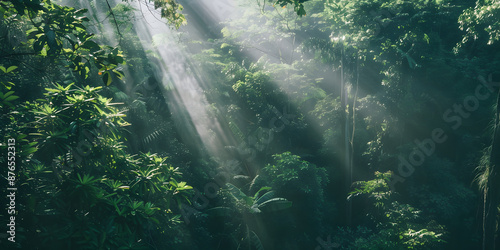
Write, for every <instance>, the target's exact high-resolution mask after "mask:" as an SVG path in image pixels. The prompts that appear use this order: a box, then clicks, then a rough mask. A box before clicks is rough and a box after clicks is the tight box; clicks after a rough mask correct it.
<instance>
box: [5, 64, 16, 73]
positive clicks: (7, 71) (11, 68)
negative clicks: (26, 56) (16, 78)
mask: <svg viewBox="0 0 500 250" xmlns="http://www.w3.org/2000/svg"><path fill="white" fill-rule="evenodd" d="M4 69H5V68H4ZM15 69H17V66H10V67H9V68H8V69H7V70H6V71H4V72H5V73H10V72H12V71H13V70H15Z"/></svg>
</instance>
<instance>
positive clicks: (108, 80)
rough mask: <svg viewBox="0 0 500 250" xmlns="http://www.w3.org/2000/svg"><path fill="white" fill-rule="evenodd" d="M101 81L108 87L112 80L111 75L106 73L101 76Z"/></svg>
mask: <svg viewBox="0 0 500 250" xmlns="http://www.w3.org/2000/svg"><path fill="white" fill-rule="evenodd" d="M102 81H103V82H104V83H105V84H106V86H109V85H110V84H111V82H112V81H113V78H112V77H111V74H110V73H109V72H108V71H106V72H104V74H102Z"/></svg>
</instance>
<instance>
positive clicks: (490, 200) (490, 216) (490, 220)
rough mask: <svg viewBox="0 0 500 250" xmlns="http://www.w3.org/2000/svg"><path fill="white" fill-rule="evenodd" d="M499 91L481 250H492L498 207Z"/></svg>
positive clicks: (499, 164)
mask: <svg viewBox="0 0 500 250" xmlns="http://www.w3.org/2000/svg"><path fill="white" fill-rule="evenodd" d="M499 167H500V91H499V93H498V96H497V104H496V110H495V130H494V134H493V141H492V145H491V152H490V161H489V166H488V168H487V169H488V172H489V173H488V183H487V184H486V187H485V189H484V210H483V250H494V249H495V247H496V246H495V240H496V233H497V214H498V205H499V201H500V199H499V191H500V190H499V188H500V174H499V173H498V168H499Z"/></svg>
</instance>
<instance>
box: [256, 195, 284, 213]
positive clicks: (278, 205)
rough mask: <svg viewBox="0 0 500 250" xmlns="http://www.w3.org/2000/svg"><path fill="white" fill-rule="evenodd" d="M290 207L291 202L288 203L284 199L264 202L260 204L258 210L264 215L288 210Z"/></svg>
mask: <svg viewBox="0 0 500 250" xmlns="http://www.w3.org/2000/svg"><path fill="white" fill-rule="evenodd" d="M291 206H292V202H291V201H288V200H287V199H284V198H274V199H270V200H268V201H265V202H264V203H262V204H260V205H259V206H258V208H259V209H260V210H261V211H262V212H264V213H266V212H276V211H280V210H283V209H287V208H290V207H291Z"/></svg>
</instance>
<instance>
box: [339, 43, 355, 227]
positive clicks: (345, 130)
mask: <svg viewBox="0 0 500 250" xmlns="http://www.w3.org/2000/svg"><path fill="white" fill-rule="evenodd" d="M343 42H344V41H342V43H343ZM340 86H341V87H340V88H341V90H340V107H341V110H342V121H341V124H342V127H341V129H342V138H343V139H344V147H343V148H344V157H343V160H344V166H345V189H346V198H347V194H348V193H349V191H350V188H351V183H352V173H351V156H350V149H351V147H350V141H349V137H350V136H349V115H348V113H349V112H348V110H347V98H348V95H347V88H346V84H345V79H344V45H343V44H342V50H341V59H340ZM345 211H346V224H347V225H348V226H350V225H351V223H352V221H351V219H352V202H351V201H350V200H347V199H346V208H345Z"/></svg>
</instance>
